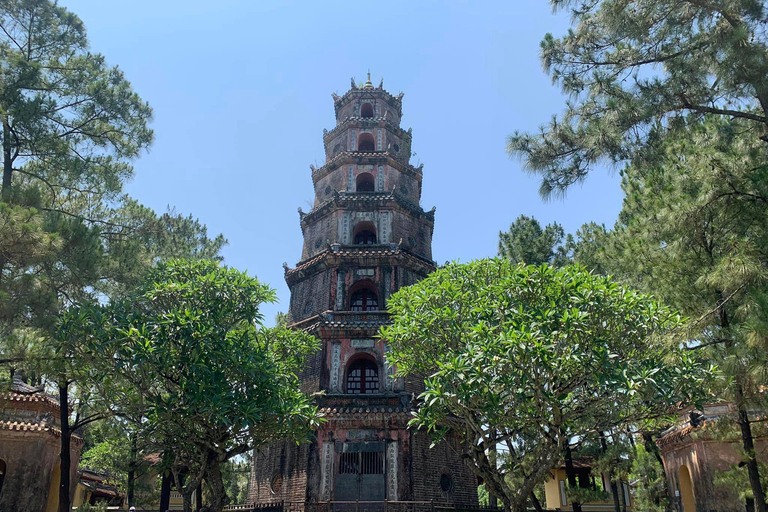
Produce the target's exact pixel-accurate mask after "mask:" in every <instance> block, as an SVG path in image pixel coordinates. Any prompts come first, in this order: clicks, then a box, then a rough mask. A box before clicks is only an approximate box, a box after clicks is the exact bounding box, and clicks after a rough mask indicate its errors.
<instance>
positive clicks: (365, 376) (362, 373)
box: [347, 359, 379, 395]
mask: <svg viewBox="0 0 768 512" xmlns="http://www.w3.org/2000/svg"><path fill="white" fill-rule="evenodd" d="M378 392H379V369H378V368H377V367H376V363H375V362H374V361H372V360H370V359H358V360H357V361H355V362H354V363H352V366H350V367H349V372H347V393H350V394H353V395H361V394H362V395H368V394H371V393H378Z"/></svg>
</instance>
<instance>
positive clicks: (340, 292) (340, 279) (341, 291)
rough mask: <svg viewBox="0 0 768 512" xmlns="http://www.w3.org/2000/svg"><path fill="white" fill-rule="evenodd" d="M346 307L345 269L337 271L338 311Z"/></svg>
mask: <svg viewBox="0 0 768 512" xmlns="http://www.w3.org/2000/svg"><path fill="white" fill-rule="evenodd" d="M343 309H344V271H343V270H341V269H339V270H337V271H336V311H341V310H343Z"/></svg>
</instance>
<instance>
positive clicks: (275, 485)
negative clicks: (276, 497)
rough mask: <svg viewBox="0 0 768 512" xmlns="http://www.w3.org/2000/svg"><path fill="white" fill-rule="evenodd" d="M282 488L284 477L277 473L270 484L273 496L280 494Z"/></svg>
mask: <svg viewBox="0 0 768 512" xmlns="http://www.w3.org/2000/svg"><path fill="white" fill-rule="evenodd" d="M282 488H283V475H281V474H279V473H275V476H273V477H272V481H271V482H270V483H269V490H270V491H271V492H272V494H278V493H279V492H280V490H281V489H282Z"/></svg>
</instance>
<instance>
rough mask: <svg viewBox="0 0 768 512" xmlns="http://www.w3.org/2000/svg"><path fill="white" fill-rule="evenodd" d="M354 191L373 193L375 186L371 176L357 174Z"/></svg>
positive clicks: (365, 173) (368, 174)
mask: <svg viewBox="0 0 768 512" xmlns="http://www.w3.org/2000/svg"><path fill="white" fill-rule="evenodd" d="M355 190H356V191H357V192H375V191H376V185H375V184H374V181H373V174H370V173H367V172H364V173H361V174H358V175H357V178H356V179H355Z"/></svg>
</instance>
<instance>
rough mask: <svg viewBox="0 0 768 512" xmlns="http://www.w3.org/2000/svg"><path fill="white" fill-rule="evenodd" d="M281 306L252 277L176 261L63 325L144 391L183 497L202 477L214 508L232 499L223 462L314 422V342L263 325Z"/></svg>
mask: <svg viewBox="0 0 768 512" xmlns="http://www.w3.org/2000/svg"><path fill="white" fill-rule="evenodd" d="M274 300H275V293H274V291H273V290H271V289H270V288H268V287H267V286H265V285H262V284H261V283H259V282H258V281H257V280H256V279H255V278H252V277H248V276H247V275H246V274H245V273H242V272H239V271H237V270H234V269H228V268H225V267H220V266H219V265H218V263H216V262H213V261H197V262H194V261H184V260H172V261H170V262H167V263H161V264H159V265H158V266H157V267H156V268H155V269H153V270H151V271H150V272H149V273H148V275H147V277H146V279H145V280H144V281H143V283H142V285H141V286H140V287H139V288H138V289H137V290H136V291H135V293H134V294H133V295H132V296H130V297H128V298H126V299H123V300H119V301H114V302H112V303H110V304H109V305H106V306H95V307H91V308H84V309H80V310H76V311H72V312H70V313H68V314H67V315H66V317H65V320H64V321H63V323H62V328H61V333H62V336H63V338H64V339H66V340H69V341H70V342H80V343H82V344H83V346H84V347H85V350H86V351H95V352H102V353H106V354H108V355H109V359H113V360H114V361H116V363H117V364H116V367H115V368H114V369H113V373H115V372H116V373H117V374H118V375H119V377H120V378H122V379H125V380H126V381H127V382H128V383H129V384H130V385H131V386H133V387H134V388H136V389H138V390H139V393H140V396H141V401H142V405H143V409H144V412H145V415H146V418H147V420H146V423H145V424H144V430H145V432H146V434H147V435H150V436H151V437H152V438H153V439H157V440H158V443H160V447H161V448H162V449H163V450H164V451H165V452H166V454H168V453H172V454H174V456H175V457H176V460H175V464H176V465H177V466H180V465H183V466H187V467H188V468H190V476H189V478H188V479H187V481H186V483H185V485H184V490H183V491H182V492H183V494H185V495H186V496H187V497H189V496H191V493H192V492H193V491H194V489H195V488H196V487H197V485H198V484H199V482H200V480H201V479H202V477H203V475H205V478H206V481H207V482H208V483H210V484H211V487H212V493H213V500H212V505H213V507H214V510H217V511H220V510H221V507H223V505H224V501H225V495H224V492H225V490H224V487H223V482H222V476H221V464H222V463H224V462H226V461H227V460H229V459H231V458H232V457H235V456H237V455H239V454H242V453H245V452H246V451H248V450H250V449H251V448H253V446H254V445H253V443H258V444H261V443H268V442H270V441H272V440H274V439H286V438H289V439H290V438H296V439H299V438H301V436H303V435H306V434H307V433H308V431H309V429H310V428H311V426H313V425H314V424H315V422H316V415H317V411H316V407H315V406H314V405H313V403H312V401H311V400H310V399H309V398H308V397H307V396H306V395H304V394H302V393H301V392H300V390H299V383H298V378H297V372H298V371H299V370H300V369H301V368H302V365H303V363H304V361H305V358H306V357H307V356H308V355H310V354H312V353H314V352H315V350H316V349H317V341H316V340H315V339H314V338H313V337H311V336H309V335H307V334H305V333H303V332H298V331H291V330H287V329H284V328H275V329H265V328H262V327H261V322H262V315H261V313H260V312H259V307H260V306H261V304H263V303H265V302H272V301H274Z"/></svg>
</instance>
